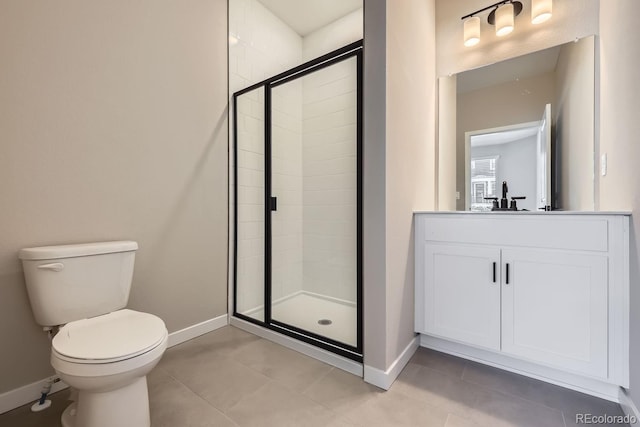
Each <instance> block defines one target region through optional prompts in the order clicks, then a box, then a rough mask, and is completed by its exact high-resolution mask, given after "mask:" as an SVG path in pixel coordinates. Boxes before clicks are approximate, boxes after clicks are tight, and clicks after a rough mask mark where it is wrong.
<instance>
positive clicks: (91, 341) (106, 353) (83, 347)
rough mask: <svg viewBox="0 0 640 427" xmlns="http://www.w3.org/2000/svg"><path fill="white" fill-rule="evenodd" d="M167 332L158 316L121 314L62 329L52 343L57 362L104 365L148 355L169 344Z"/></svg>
mask: <svg viewBox="0 0 640 427" xmlns="http://www.w3.org/2000/svg"><path fill="white" fill-rule="evenodd" d="M166 338H167V329H166V327H165V324H164V322H163V321H162V319H160V318H159V317H157V316H154V315H153V314H149V313H141V312H138V311H134V310H128V309H123V310H118V311H114V312H112V313H109V314H104V315H101V316H97V317H92V318H89V319H83V320H77V321H74V322H70V323H68V324H66V325H65V326H63V327H62V328H61V329H60V331H59V332H58V333H57V334H56V336H55V337H54V338H53V341H52V347H53V354H54V355H55V357H56V358H58V359H61V360H64V361H67V362H71V363H79V364H105V363H115V362H120V361H123V360H127V359H131V358H134V357H137V356H140V355H142V354H144V353H147V352H149V351H151V350H153V349H154V348H156V347H158V346H159V345H160V344H161V343H162V342H163V341H166Z"/></svg>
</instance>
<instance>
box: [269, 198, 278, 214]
mask: <svg viewBox="0 0 640 427" xmlns="http://www.w3.org/2000/svg"><path fill="white" fill-rule="evenodd" d="M269 209H270V210H272V211H277V210H278V198H277V197H271V198H270V199H269Z"/></svg>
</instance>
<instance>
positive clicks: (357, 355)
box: [232, 40, 363, 362]
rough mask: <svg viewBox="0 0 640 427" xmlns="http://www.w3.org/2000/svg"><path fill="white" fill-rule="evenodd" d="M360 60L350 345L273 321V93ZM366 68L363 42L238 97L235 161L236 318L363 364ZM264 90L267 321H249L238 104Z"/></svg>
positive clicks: (250, 89) (234, 100)
mask: <svg viewBox="0 0 640 427" xmlns="http://www.w3.org/2000/svg"><path fill="white" fill-rule="evenodd" d="M353 57H355V58H356V67H357V84H356V106H357V108H356V110H357V113H356V115H357V117H356V181H357V190H356V193H357V195H356V198H357V200H356V212H357V220H356V240H357V243H356V251H357V254H356V323H357V325H356V334H357V337H356V346H351V345H348V344H345V343H342V342H339V341H335V340H332V339H330V338H328V337H325V336H322V335H319V334H315V333H313V332H310V331H307V330H304V329H301V328H298V327H296V326H293V325H289V324H286V323H283V322H279V321H277V320H273V319H272V317H271V299H272V298H271V279H272V277H271V261H272V258H271V238H272V236H271V213H272V212H273V210H272V206H271V201H272V193H271V136H272V134H271V133H272V129H271V128H272V124H271V90H272V89H273V88H275V87H277V86H279V85H282V84H285V83H288V82H290V81H292V80H296V79H298V78H300V77H303V76H305V75H307V74H310V73H313V72H316V71H319V70H322V69H323V68H326V67H329V66H331V65H334V64H337V63H339V62H342V61H345V60H347V59H350V58H353ZM362 69H363V42H362V40H360V41H357V42H355V43H351V44H349V45H347V46H344V47H342V48H340V49H337V50H335V51H333V52H330V53H328V54H326V55H323V56H320V57H318V58H316V59H314V60H311V61H309V62H305V63H304V64H302V65H299V66H297V67H295V68H292V69H290V70H288V71H285V72H283V73H280V74H278V75H276V76H274V77H271V78H269V79H266V80H264V81H262V82H259V83H256V84H254V85H251V86H249V87H246V88H244V89H242V90H240V91H238V92H235V93H234V94H233V123H232V126H233V136H234V144H233V156H234V159H235V162H234V175H233V176H234V184H235V185H234V192H233V198H234V218H233V221H234V236H233V246H234V252H233V254H234V255H233V277H234V280H233V316H234V317H237V318H239V319H242V320H244V321H247V322H250V323H254V324H256V325H259V326H261V327H264V328H267V329H270V330H273V331H276V332H279V333H281V334H284V335H287V336H289V337H292V338H295V339H298V340H300V341H303V342H306V343H308V344H311V345H314V346H317V347H320V348H322V349H324V350H328V351H330V352H332V353H336V354H338V355H341V356H343V357H346V358H348V359H351V360H354V361H356V362H362V360H363V357H362V354H363V331H362V320H363V304H362V301H363V295H362V148H363V147H362V146H363V136H362V106H363V103H362V102H363V101H362V100H363V96H362V87H363V86H362V77H363V73H362ZM259 88H264V139H265V141H264V144H265V145H264V149H265V151H264V153H265V156H264V158H265V165H264V168H265V177H264V179H265V181H264V183H265V194H264V196H265V197H264V208H265V212H264V220H265V239H264V243H265V252H264V253H265V257H264V258H265V259H264V288H265V289H264V321H260V320H258V319H254V318H252V317H250V316H245V315H243V314H241V313H238V311H237V288H238V283H237V280H238V279H237V277H238V274H237V273H238V185H237V182H238V161H237V159H238V119H237V117H238V114H237V113H238V111H237V104H238V103H237V99H238V97H239V96H240V95H243V94H245V93H247V92H251V91H253V90H256V89H259Z"/></svg>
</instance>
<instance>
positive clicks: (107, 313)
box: [19, 241, 168, 427]
mask: <svg viewBox="0 0 640 427" xmlns="http://www.w3.org/2000/svg"><path fill="white" fill-rule="evenodd" d="M137 249H138V244H137V243H136V242H131V241H118V242H101V243H88V244H78V245H63V246H43V247H37V248H27V249H22V250H21V251H20V253H19V257H20V259H21V260H22V265H23V268H24V274H25V280H26V284H27V292H28V294H29V300H30V302H31V308H32V310H33V315H34V317H35V320H36V322H37V323H38V324H40V325H42V326H43V327H44V329H45V330H47V331H52V333H51V334H52V335H53V339H52V341H51V347H52V348H51V365H52V366H53V368H54V369H55V371H56V372H57V373H58V375H59V376H60V378H61V379H62V381H64V382H65V383H67V384H68V385H69V386H70V387H72V388H73V389H74V390H76V391H77V399H76V400H75V401H74V402H73V403H72V404H71V405H70V406H69V407H68V408H67V409H66V410H65V411H64V413H63V414H62V425H63V426H64V427H115V426H118V427H148V426H150V424H151V422H150V416H149V396H148V391H147V378H146V375H147V374H148V373H149V372H151V370H152V369H153V368H154V367H155V366H156V364H157V363H158V362H159V361H160V358H161V357H162V354H163V353H164V351H165V350H166V348H167V339H168V333H167V328H166V326H165V324H164V322H163V321H162V319H160V318H159V317H157V316H154V315H153V314H149V313H142V312H139V311H134V310H129V309H126V308H125V307H126V305H127V302H128V299H129V291H130V289H131V279H132V276H133V265H134V260H135V253H136V250H137ZM55 331H57V333H55ZM54 333H55V334H54Z"/></svg>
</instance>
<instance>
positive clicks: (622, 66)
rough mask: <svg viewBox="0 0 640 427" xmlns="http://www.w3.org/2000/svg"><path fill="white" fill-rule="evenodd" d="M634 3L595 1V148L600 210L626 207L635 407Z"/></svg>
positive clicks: (639, 88) (637, 201)
mask: <svg viewBox="0 0 640 427" xmlns="http://www.w3.org/2000/svg"><path fill="white" fill-rule="evenodd" d="M605 3H606V4H605ZM638 16H640V2H638V1H637V0H616V1H615V2H601V8H600V40H599V41H600V45H599V47H600V73H601V74H600V77H601V78H600V152H599V154H602V153H607V156H608V163H609V165H608V166H609V167H608V171H607V175H606V176H604V177H601V178H600V194H599V197H600V209H601V210H621V209H624V210H632V211H633V216H632V227H631V233H630V241H631V262H630V264H631V266H630V267H631V271H630V273H631V299H630V304H631V322H630V323H631V349H630V350H631V352H630V363H631V366H630V370H631V388H630V394H631V397H632V399H633V401H634V402H635V405H636V407H640V289H639V285H640V253H639V251H638V245H639V242H640V215H639V210H640V168H638V160H639V159H640V144H638V135H640V121H639V120H638V118H639V117H640V100H639V99H638V94H639V93H640V80H638V72H637V70H638V69H639V68H640V50H638V49H637V46H638V45H640V31H638V26H637V23H636V21H637V17H638Z"/></svg>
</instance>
